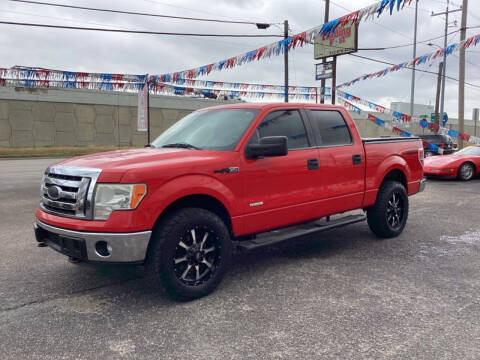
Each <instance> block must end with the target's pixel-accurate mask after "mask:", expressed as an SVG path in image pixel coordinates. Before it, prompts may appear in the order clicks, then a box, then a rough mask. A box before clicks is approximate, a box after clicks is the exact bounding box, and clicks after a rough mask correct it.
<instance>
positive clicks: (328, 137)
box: [310, 110, 352, 146]
mask: <svg viewBox="0 0 480 360" xmlns="http://www.w3.org/2000/svg"><path fill="white" fill-rule="evenodd" d="M310 114H311V116H310V117H311V119H312V123H313V127H314V130H315V131H316V132H318V133H319V134H320V136H321V138H322V145H323V146H334V145H348V144H351V143H352V136H351V135H350V130H349V129H348V126H347V123H346V122H345V119H344V118H343V116H342V115H341V114H340V113H339V112H338V111H331V110H310Z"/></svg>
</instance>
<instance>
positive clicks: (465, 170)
mask: <svg viewBox="0 0 480 360" xmlns="http://www.w3.org/2000/svg"><path fill="white" fill-rule="evenodd" d="M474 176H475V166H474V165H473V164H472V163H469V162H466V163H463V164H462V165H461V166H460V167H459V168H458V178H459V179H460V180H463V181H468V180H472V179H473V177H474Z"/></svg>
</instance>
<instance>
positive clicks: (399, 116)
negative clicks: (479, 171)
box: [337, 91, 480, 145]
mask: <svg viewBox="0 0 480 360" xmlns="http://www.w3.org/2000/svg"><path fill="white" fill-rule="evenodd" d="M337 94H338V96H339V97H340V98H342V99H344V102H345V103H347V104H346V105H345V107H347V108H348V109H349V110H352V111H355V112H356V113H358V114H361V113H362V112H363V110H361V109H360V108H358V107H357V106H355V105H353V104H352V103H351V102H355V103H357V104H360V105H364V106H368V107H369V108H370V109H372V110H374V111H377V112H380V113H384V114H390V115H392V116H393V117H394V118H395V119H396V120H401V121H405V120H404V119H408V122H409V123H410V122H413V123H416V124H419V125H420V126H421V127H422V128H423V129H428V130H430V131H432V132H434V133H437V134H441V135H448V136H451V137H452V138H454V139H462V140H464V141H466V142H469V143H471V144H475V145H480V138H478V137H476V136H473V135H470V134H466V133H463V132H459V131H457V130H454V129H448V128H446V127H442V126H439V125H437V124H435V123H433V122H430V121H427V120H426V119H425V118H423V117H411V116H410V115H407V114H403V113H401V112H399V111H395V110H391V109H388V108H385V107H383V106H379V105H377V104H375V103H373V102H371V101H367V100H364V99H361V98H359V97H357V96H354V95H352V94H349V93H346V92H343V91H337ZM368 115H369V116H373V115H372V114H368Z"/></svg>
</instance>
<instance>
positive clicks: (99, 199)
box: [94, 184, 147, 220]
mask: <svg viewBox="0 0 480 360" xmlns="http://www.w3.org/2000/svg"><path fill="white" fill-rule="evenodd" d="M146 194H147V185H145V184H97V188H96V190H95V205H94V219H95V220H106V219H108V217H109V216H110V214H111V213H112V211H116V210H131V209H135V208H136V207H137V206H138V204H140V202H141V201H142V199H143V198H144V197H145V195H146Z"/></svg>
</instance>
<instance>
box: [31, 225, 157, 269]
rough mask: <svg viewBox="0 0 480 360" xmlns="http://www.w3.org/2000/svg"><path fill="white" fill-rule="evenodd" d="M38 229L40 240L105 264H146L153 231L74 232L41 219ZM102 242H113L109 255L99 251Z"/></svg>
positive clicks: (71, 253)
mask: <svg viewBox="0 0 480 360" xmlns="http://www.w3.org/2000/svg"><path fill="white" fill-rule="evenodd" d="M34 229H35V237H36V239H37V241H38V242H39V243H45V244H47V245H48V246H50V247H51V248H53V249H54V250H56V251H58V252H60V253H62V254H64V255H67V256H70V257H73V258H75V259H78V260H82V261H91V262H101V263H143V262H144V261H145V257H146V255H147V248H148V243H149V241H150V237H151V235H152V232H151V231H141V232H134V233H99V232H83V231H73V230H67V229H63V228H59V227H55V226H51V225H47V224H45V223H43V222H41V221H39V220H37V221H36V222H35V224H34ZM99 242H106V243H107V244H108V245H109V248H110V249H111V251H109V255H107V256H105V255H102V254H100V253H99V251H98V243H99ZM100 252H102V251H100ZM104 254H105V253H104Z"/></svg>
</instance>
